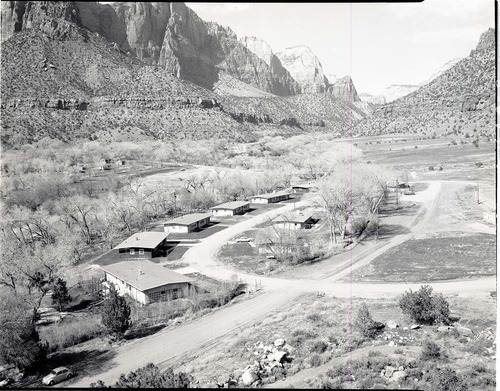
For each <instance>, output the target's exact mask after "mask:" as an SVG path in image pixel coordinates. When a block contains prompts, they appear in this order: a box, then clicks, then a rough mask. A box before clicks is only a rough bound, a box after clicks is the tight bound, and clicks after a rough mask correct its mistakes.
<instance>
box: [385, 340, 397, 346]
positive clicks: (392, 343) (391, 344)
mask: <svg viewBox="0 0 500 391" xmlns="http://www.w3.org/2000/svg"><path fill="white" fill-rule="evenodd" d="M387 345H389V346H395V343H394V341H391V342H389V343H388V344H387Z"/></svg>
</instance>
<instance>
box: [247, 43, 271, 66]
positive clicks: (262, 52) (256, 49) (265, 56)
mask: <svg viewBox="0 0 500 391" xmlns="http://www.w3.org/2000/svg"><path fill="white" fill-rule="evenodd" d="M240 42H241V43H242V44H243V45H245V46H246V48H247V49H248V50H250V51H251V52H252V53H253V54H255V55H256V56H257V57H259V58H260V59H261V60H262V61H264V62H265V63H266V64H267V65H269V66H271V60H272V57H273V50H272V49H271V46H269V44H268V43H267V42H266V41H264V40H263V39H260V38H257V37H243V38H241V39H240Z"/></svg>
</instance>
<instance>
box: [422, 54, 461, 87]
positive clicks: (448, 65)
mask: <svg viewBox="0 0 500 391" xmlns="http://www.w3.org/2000/svg"><path fill="white" fill-rule="evenodd" d="M460 60H462V59H461V58H454V59H452V60H450V61H447V62H446V63H445V64H444V65H443V66H441V67H439V68H438V69H436V70H435V71H434V72H433V73H432V75H431V76H430V77H429V78H428V79H427V80H426V81H424V82H422V83H420V84H419V85H420V86H425V85H426V84H429V83H430V82H431V81H433V80H434V79H436V78H437V77H439V76H441V75H442V74H443V73H445V72H446V71H447V70H448V69H450V68H451V67H452V66H454V65H455V64H457V63H458V62H459V61H460Z"/></svg>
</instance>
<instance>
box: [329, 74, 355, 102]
mask: <svg viewBox="0 0 500 391" xmlns="http://www.w3.org/2000/svg"><path fill="white" fill-rule="evenodd" d="M328 93H330V94H332V95H333V96H336V97H337V98H339V99H342V100H345V101H348V102H360V101H361V100H360V99H359V96H358V92H357V91H356V87H354V83H353V82H352V79H351V77H350V76H344V77H342V78H340V79H338V80H337V81H336V82H335V83H333V84H332V85H330V86H329V87H328Z"/></svg>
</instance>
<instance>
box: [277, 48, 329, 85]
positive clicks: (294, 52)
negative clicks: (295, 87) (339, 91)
mask: <svg viewBox="0 0 500 391" xmlns="http://www.w3.org/2000/svg"><path fill="white" fill-rule="evenodd" d="M276 56H277V57H278V58H279V59H280V61H281V64H283V66H284V67H285V68H286V69H287V70H288V72H290V74H291V75H292V77H293V78H294V79H295V80H296V81H297V82H298V83H299V85H300V88H301V90H302V92H303V93H315V92H325V91H326V90H327V88H328V85H329V83H328V79H327V78H326V77H325V75H324V73H323V67H322V66H321V62H320V61H319V59H318V57H316V55H315V54H314V53H313V51H312V50H311V48H309V47H308V46H294V47H290V48H286V49H285V50H284V51H283V52H280V53H276Z"/></svg>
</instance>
